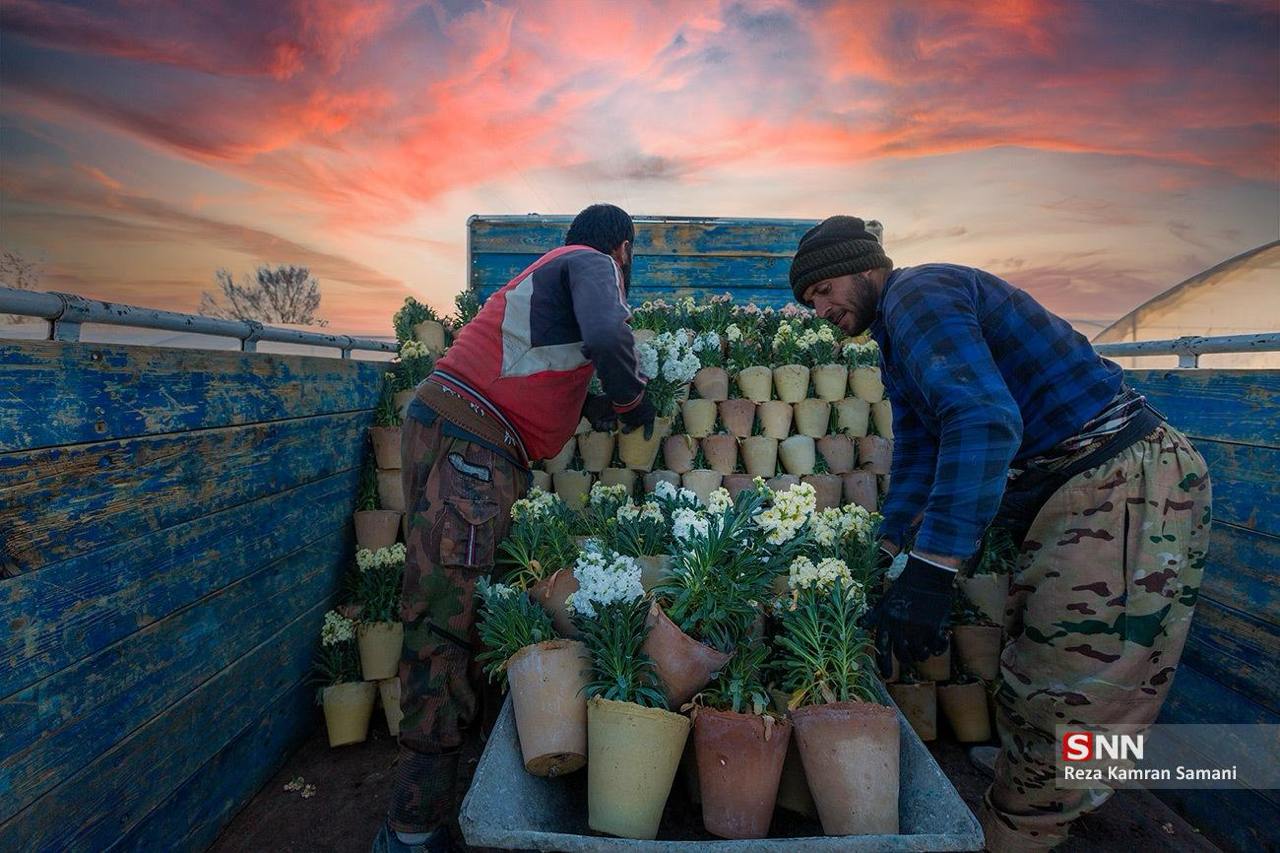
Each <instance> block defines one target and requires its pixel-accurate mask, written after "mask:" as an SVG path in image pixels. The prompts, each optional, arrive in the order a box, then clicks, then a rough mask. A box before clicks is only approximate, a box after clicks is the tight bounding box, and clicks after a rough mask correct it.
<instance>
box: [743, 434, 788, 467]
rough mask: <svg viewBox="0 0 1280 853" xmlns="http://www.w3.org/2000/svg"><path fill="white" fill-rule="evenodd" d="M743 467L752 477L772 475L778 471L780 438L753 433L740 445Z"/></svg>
mask: <svg viewBox="0 0 1280 853" xmlns="http://www.w3.org/2000/svg"><path fill="white" fill-rule="evenodd" d="M739 448H740V452H741V455H742V467H743V468H744V469H746V472H747V474H748V475H750V476H751V477H772V476H773V475H774V474H776V473H777V471H778V439H776V438H770V437H769V436H767V435H753V436H749V437H748V438H744V439H742V442H741V444H740V445H739Z"/></svg>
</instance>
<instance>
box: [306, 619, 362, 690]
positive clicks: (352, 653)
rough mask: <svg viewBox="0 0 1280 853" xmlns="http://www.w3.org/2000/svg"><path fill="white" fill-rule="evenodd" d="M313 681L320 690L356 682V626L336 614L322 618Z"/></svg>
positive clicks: (358, 664)
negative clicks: (317, 683)
mask: <svg viewBox="0 0 1280 853" xmlns="http://www.w3.org/2000/svg"><path fill="white" fill-rule="evenodd" d="M315 671H316V674H315V680H316V681H317V682H319V684H320V685H321V686H322V687H332V686H333V685H335V684H346V683H347V682H350V681H359V680H360V653H359V651H357V649H356V623H355V622H353V621H351V620H350V619H348V618H346V617H345V616H343V615H342V614H341V613H339V612H338V611H336V610H330V611H329V612H328V613H326V614H325V615H324V624H323V625H322V626H321V627H320V653H319V654H318V655H316V662H315Z"/></svg>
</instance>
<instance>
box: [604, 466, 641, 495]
mask: <svg viewBox="0 0 1280 853" xmlns="http://www.w3.org/2000/svg"><path fill="white" fill-rule="evenodd" d="M600 482H601V483H603V484H604V485H606V486H622V487H623V488H624V489H626V490H627V496H628V497H630V496H631V495H634V494H635V493H636V472H635V471H632V470H631V469H630V468H605V469H604V470H603V471H601V472H600Z"/></svg>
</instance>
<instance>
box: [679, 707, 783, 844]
mask: <svg viewBox="0 0 1280 853" xmlns="http://www.w3.org/2000/svg"><path fill="white" fill-rule="evenodd" d="M693 743H694V749H695V751H696V753H697V764H698V788H699V790H700V791H701V794H702V824H703V826H705V827H706V829H707V832H710V833H711V834H712V835H718V836H720V837H721V838H764V837H765V836H767V835H768V834H769V824H770V822H771V821H772V820H773V807H774V804H775V803H776V802H777V799H778V781H779V779H781V777H782V763H783V760H784V759H785V758H786V755H787V746H788V744H790V743H791V724H790V723H789V722H787V721H786V720H778V721H776V722H775V723H773V724H772V725H766V724H765V721H764V719H763V718H761V717H759V716H756V715H754V714H735V713H734V712H732V711H714V710H711V709H709V708H699V709H698V711H697V714H696V716H695V717H694V720H693Z"/></svg>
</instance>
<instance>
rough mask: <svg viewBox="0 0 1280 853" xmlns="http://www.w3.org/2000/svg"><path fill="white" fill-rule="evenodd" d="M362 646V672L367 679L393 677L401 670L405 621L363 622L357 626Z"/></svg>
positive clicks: (357, 641)
mask: <svg viewBox="0 0 1280 853" xmlns="http://www.w3.org/2000/svg"><path fill="white" fill-rule="evenodd" d="M356 645H357V646H358V647H359V648H360V673H361V675H363V676H364V680H365V681H380V680H382V679H384V678H391V677H392V676H393V675H395V674H396V673H398V672H399V671H400V650H401V649H402V648H403V647H404V623H403V622H362V623H361V624H360V626H359V627H358V628H356Z"/></svg>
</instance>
